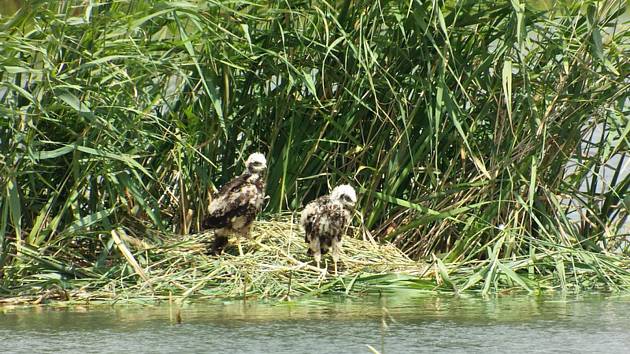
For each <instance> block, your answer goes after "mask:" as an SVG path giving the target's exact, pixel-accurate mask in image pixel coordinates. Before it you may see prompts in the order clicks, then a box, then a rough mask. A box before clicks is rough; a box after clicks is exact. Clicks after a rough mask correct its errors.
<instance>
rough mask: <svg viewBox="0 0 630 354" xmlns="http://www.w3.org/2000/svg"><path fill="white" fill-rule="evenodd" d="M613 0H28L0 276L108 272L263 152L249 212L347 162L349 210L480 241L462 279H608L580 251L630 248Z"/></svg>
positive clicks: (341, 169) (6, 87)
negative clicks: (535, 1)
mask: <svg viewBox="0 0 630 354" xmlns="http://www.w3.org/2000/svg"><path fill="white" fill-rule="evenodd" d="M624 11H626V2H624V1H616V0H611V1H599V2H596V1H571V2H564V1H563V2H556V5H554V6H552V7H550V8H547V9H543V10H541V9H537V8H534V7H531V6H530V5H528V4H527V3H526V2H523V1H518V0H513V1H504V2H495V1H481V2H479V1H472V0H462V1H455V2H453V1H450V2H442V1H435V0H434V1H361V0H356V1H350V0H345V1H336V2H326V1H322V2H310V1H298V2H296V1H267V2H262V3H257V2H245V1H177V2H166V1H148V2H143V1H118V0H113V1H107V2H88V3H85V2H74V1H50V2H49V1H42V0H34V1H29V2H27V3H25V5H24V7H23V8H21V9H20V10H19V11H18V12H17V13H16V14H15V15H14V16H12V17H5V18H2V22H1V23H0V156H1V158H0V171H1V172H0V247H1V248H0V275H2V277H1V278H2V280H0V286H2V287H4V288H10V287H12V286H14V285H16V284H18V283H19V281H20V279H21V277H22V276H24V275H26V274H33V273H37V272H44V271H43V270H46V271H53V272H60V273H63V274H65V275H67V274H69V273H68V272H64V271H63V269H65V268H63V267H74V266H83V267H90V269H93V271H95V272H97V273H103V272H106V269H107V266H108V264H111V262H118V261H122V260H121V258H120V257H119V256H118V254H117V253H116V252H115V245H114V242H113V240H112V238H111V234H110V231H111V230H112V229H114V228H116V227H119V226H122V227H123V228H125V229H126V230H127V232H128V233H130V234H133V235H138V236H144V235H145V234H147V235H148V233H146V232H145V230H146V229H159V230H163V231H174V232H176V233H188V232H196V231H198V230H199V226H200V220H202V218H203V216H204V212H205V207H206V205H207V203H208V200H209V198H210V197H209V196H210V193H211V192H212V189H213V188H215V187H216V186H219V185H221V184H222V183H224V182H225V181H226V180H227V179H229V178H231V177H232V176H234V175H235V174H238V173H240V171H241V169H242V168H243V167H242V161H243V158H244V156H245V155H247V154H248V153H249V152H252V151H255V150H259V151H262V152H264V153H266V154H267V156H268V160H269V171H268V182H267V193H268V194H269V196H270V199H269V203H268V205H267V206H266V208H265V213H276V212H279V211H286V210H293V211H296V210H299V209H300V207H301V205H303V204H304V203H305V202H306V201H308V200H310V199H312V198H314V197H316V196H318V195H320V194H322V193H325V192H327V191H328V190H329V186H332V185H335V184H338V183H341V182H344V183H345V182H349V183H352V184H354V185H355V186H357V187H359V189H360V193H359V202H358V205H359V214H360V218H359V219H360V224H361V225H362V226H363V227H364V230H365V232H367V231H369V232H370V233H371V234H372V235H374V236H375V237H376V238H377V239H378V240H382V241H389V242H392V243H394V244H395V245H397V246H398V247H400V248H401V249H402V250H403V251H405V252H406V253H407V254H408V255H410V256H411V257H413V258H416V259H419V258H423V257H428V256H430V255H432V254H435V255H437V256H438V258H440V259H441V261H440V262H442V261H443V262H445V263H446V264H468V263H467V262H471V261H475V260H485V261H486V262H487V264H488V268H487V269H486V271H485V272H484V273H475V274H468V276H471V278H470V279H471V281H473V280H474V279H477V278H478V277H481V276H483V277H487V276H492V275H493V274H495V273H496V271H497V269H499V268H500V267H499V265H498V264H499V263H500V260H501V259H512V260H516V259H525V260H527V259H529V261H525V263H523V264H526V265H527V266H526V267H524V268H522V269H517V270H518V271H522V272H526V273H527V272H528V273H530V274H532V275H534V274H544V275H547V274H553V276H555V277H557V279H558V282H559V284H563V286H564V284H565V281H571V280H566V279H567V278H569V274H570V273H571V272H575V271H576V269H579V268H580V266H582V265H584V267H586V268H588V269H590V270H591V271H592V272H593V273H594V274H596V275H595V278H596V280H597V281H602V282H605V283H609V284H619V283H620V281H618V280H617V278H616V277H615V274H616V270H615V269H617V268H615V267H618V264H617V265H616V266H614V267H613V266H612V265H611V266H607V265H606V264H607V263H606V262H604V261H602V260H601V259H599V258H593V257H597V256H602V257H608V256H611V255H614V257H620V256H621V257H623V255H625V256H627V255H628V253H629V252H630V244H629V239H628V229H627V227H626V228H625V229H624V225H627V222H626V221H627V217H628V209H629V208H628V204H629V203H630V201H629V197H628V185H629V183H630V176H629V174H628V131H629V130H630V128H629V127H630V124H629V122H628V116H629V115H628V106H629V103H628V102H629V101H628V92H629V91H630V81H629V80H628V77H629V74H630V40H629V38H630V31H629V27H628V22H627V20H626V21H625V22H624V20H623V14H624ZM626 18H627V17H626ZM601 131H604V133H603V134H602V133H601ZM611 164H612V165H611ZM263 217H264V216H263ZM359 219H357V224H359ZM146 237H149V236H146ZM22 250H35V251H34V252H36V253H37V254H39V255H47V256H51V257H53V258H56V259H58V260H59V262H61V263H60V264H59V266H60V267H62V270H59V269H58V268H59V267H57V268H55V267H53V266H50V265H48V266H47V265H45V264H43V263H42V262H37V261H33V259H34V258H33V257H29V256H28V255H27V254H28V252H27V251H24V252H23V251H22ZM541 252H543V253H546V254H548V255H549V257H547V258H545V259H542V260H541V259H538V258H536V257H535V256H534V255H538V254H540V253H541ZM427 259H428V258H427ZM611 262H613V261H611ZM613 263H614V262H613ZM576 264H578V265H577V266H576ZM55 269H56V270H55ZM508 270H510V269H508ZM506 272H507V271H506ZM104 274H106V273H104ZM65 275H64V276H65ZM445 275H448V272H445Z"/></svg>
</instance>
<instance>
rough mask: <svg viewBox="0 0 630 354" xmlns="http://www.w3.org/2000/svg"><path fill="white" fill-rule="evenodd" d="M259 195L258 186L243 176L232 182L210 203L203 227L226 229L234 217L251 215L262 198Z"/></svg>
mask: <svg viewBox="0 0 630 354" xmlns="http://www.w3.org/2000/svg"><path fill="white" fill-rule="evenodd" d="M259 194H260V193H259V191H258V188H257V187H256V185H254V184H253V183H250V182H248V181H247V178H246V177H243V175H241V176H239V177H237V178H235V179H233V180H231V181H230V182H229V183H228V184H226V185H225V186H224V187H223V188H221V191H220V192H219V194H218V195H217V197H216V198H215V199H214V200H212V202H211V203H210V207H209V208H208V215H207V216H206V218H205V220H204V222H203V227H204V228H221V227H225V226H227V225H229V223H230V220H231V219H232V217H234V216H238V215H245V214H247V213H251V211H252V209H253V208H255V207H256V204H257V203H256V199H257V198H262V197H261V196H259Z"/></svg>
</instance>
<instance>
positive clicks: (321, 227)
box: [300, 184, 357, 275]
mask: <svg viewBox="0 0 630 354" xmlns="http://www.w3.org/2000/svg"><path fill="white" fill-rule="evenodd" d="M356 202H357V195H356V192H355V191H354V188H352V186H350V185H347V184H342V185H340V186H337V187H335V188H334V189H333V190H332V192H331V193H330V194H329V195H325V196H322V197H319V198H317V199H315V200H313V201H312V202H310V203H308V204H307V205H306V207H304V210H302V214H301V216H300V223H301V224H302V227H303V228H304V232H305V237H304V241H305V242H306V243H307V244H308V251H307V254H308V255H309V256H313V258H315V262H316V263H317V268H319V267H320V262H321V257H322V255H323V254H326V253H327V252H328V250H329V249H330V250H331V254H332V259H333V263H334V267H335V275H336V274H337V262H338V261H339V256H340V253H341V243H342V240H341V238H342V236H343V235H344V234H345V233H346V232H347V229H348V226H349V225H350V221H351V220H352V213H353V211H354V205H355V204H356Z"/></svg>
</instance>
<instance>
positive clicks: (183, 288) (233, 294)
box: [0, 215, 630, 304]
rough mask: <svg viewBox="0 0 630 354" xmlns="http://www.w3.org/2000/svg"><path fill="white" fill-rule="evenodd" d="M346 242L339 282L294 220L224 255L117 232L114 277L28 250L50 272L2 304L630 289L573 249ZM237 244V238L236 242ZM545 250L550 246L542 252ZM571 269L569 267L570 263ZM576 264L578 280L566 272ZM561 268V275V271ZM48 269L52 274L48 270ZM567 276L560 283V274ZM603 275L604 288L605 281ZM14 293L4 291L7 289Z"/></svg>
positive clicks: (268, 225)
mask: <svg viewBox="0 0 630 354" xmlns="http://www.w3.org/2000/svg"><path fill="white" fill-rule="evenodd" d="M351 231H353V235H350V236H348V237H346V238H345V240H344V254H343V255H342V257H341V263H340V267H339V272H338V274H336V275H335V274H333V273H332V267H331V266H330V264H328V263H329V262H330V259H328V262H327V263H324V264H328V268H324V267H323V268H321V269H319V268H317V267H315V266H314V262H312V260H311V259H310V257H307V256H306V244H305V243H304V235H303V232H302V231H301V230H300V228H299V226H298V225H297V224H296V223H295V222H294V218H292V217H291V216H287V215H284V216H282V217H277V218H276V219H274V220H270V221H258V222H257V223H256V224H255V227H254V228H253V230H252V237H251V238H250V239H245V240H243V242H242V246H243V250H244V254H243V255H242V256H241V255H238V251H237V249H236V247H235V246H232V247H230V248H228V249H227V250H226V252H225V253H223V254H222V255H221V256H208V255H207V249H208V246H209V242H210V241H211V239H212V237H213V235H212V233H201V234H192V235H186V236H178V235H173V234H156V235H154V240H155V241H154V242H146V241H142V240H139V239H137V238H135V237H132V236H129V235H127V234H126V233H125V232H124V231H123V230H122V229H119V230H115V231H114V234H115V235H116V236H115V238H116V239H118V240H119V242H117V243H115V244H114V245H113V246H112V252H113V253H112V254H111V258H112V259H113V260H114V261H115V263H114V264H111V265H110V266H109V267H108V268H107V270H106V271H100V272H98V271H97V272H98V273H95V271H94V269H92V268H90V267H86V268H81V267H74V266H70V265H69V264H64V262H63V261H60V260H61V259H63V258H70V257H69V255H67V254H64V252H63V251H62V250H59V252H58V253H57V254H56V259H53V257H50V256H43V255H38V254H36V253H34V252H30V251H26V252H25V253H24V254H23V255H21V257H22V258H24V259H23V261H24V263H25V264H31V265H32V266H34V267H37V268H38V269H43V270H45V271H44V272H42V273H39V274H34V275H28V276H24V277H21V283H20V284H19V285H16V286H15V287H13V288H12V289H11V291H10V292H9V293H10V296H7V297H6V298H5V299H3V300H0V303H9V304H15V303H35V304H37V303H42V302H47V301H49V300H63V301H66V302H68V303H86V302H95V301H96V302H101V301H106V302H120V301H123V302H137V301H141V302H156V301H166V300H173V299H176V300H178V301H183V300H186V299H191V300H192V299H211V298H241V299H256V298H257V299H261V298H264V299H269V298H271V299H291V298H294V297H298V296H319V295H339V294H342V295H350V296H358V295H362V294H383V293H395V292H397V291H419V292H434V293H437V292H443V293H453V294H458V293H460V292H461V291H473V292H477V293H481V294H488V292H490V291H491V292H530V293H531V292H544V291H560V290H567V289H568V290H571V291H580V290H598V291H614V290H617V291H619V290H627V289H629V288H630V271H629V269H630V261H629V260H628V259H624V258H623V257H618V256H612V255H611V256H602V255H599V254H590V253H579V252H575V251H572V250H567V251H566V252H554V251H552V250H550V249H549V248H547V249H544V248H541V252H538V253H536V254H533V255H532V256H531V257H528V258H522V259H499V258H496V253H494V254H495V256H493V257H492V258H490V259H487V260H484V261H472V262H467V263H462V264H444V263H442V261H440V260H439V258H436V257H433V258H432V259H427V260H426V261H425V260H421V261H415V260H412V259H410V258H409V257H408V256H407V255H405V254H404V253H403V252H402V251H400V249H398V248H397V247H395V246H394V245H391V244H380V243H377V242H375V241H374V240H372V239H370V236H369V234H368V235H366V234H364V233H362V232H361V228H354V229H353V230H351ZM232 241H234V240H232ZM541 247H543V245H541ZM563 262H564V263H563ZM564 264H567V265H569V267H567V268H568V269H571V270H570V271H567V272H569V273H570V274H566V272H565V271H564ZM560 267H562V268H560ZM46 270H47V271H46ZM561 274H562V276H560V275H561ZM602 277H603V278H604V279H608V281H606V280H602ZM5 290H6V289H5Z"/></svg>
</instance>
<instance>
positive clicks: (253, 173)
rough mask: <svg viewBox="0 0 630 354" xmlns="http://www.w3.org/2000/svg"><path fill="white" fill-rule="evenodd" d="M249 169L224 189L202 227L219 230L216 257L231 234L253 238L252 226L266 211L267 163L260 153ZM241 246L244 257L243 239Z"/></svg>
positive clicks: (214, 247) (249, 161)
mask: <svg viewBox="0 0 630 354" xmlns="http://www.w3.org/2000/svg"><path fill="white" fill-rule="evenodd" d="M245 165H246V167H247V168H246V169H245V171H244V172H243V173H242V174H241V175H240V176H237V177H235V178H234V179H232V180H231V181H229V182H228V183H226V184H225V185H224V186H223V187H221V189H220V190H219V193H218V194H217V195H216V196H215V198H214V199H213V200H212V202H210V206H209V207H208V215H207V216H206V218H205V219H204V221H203V224H202V227H203V228H204V229H215V238H214V242H213V244H212V249H211V253H212V254H219V253H221V251H222V250H223V248H224V247H225V245H226V244H227V240H228V235H229V234H236V235H238V236H249V231H250V228H251V226H252V222H253V221H254V220H255V219H256V215H257V214H258V213H259V212H260V210H261V209H262V206H263V202H264V200H265V181H264V178H263V174H264V171H265V169H266V168H267V161H266V160H265V156H264V155H263V154H261V153H258V152H257V153H253V154H251V155H250V156H249V157H248V158H247V161H246V162H245ZM238 245H239V252H240V253H241V254H242V250H241V247H240V239H239V244H238Z"/></svg>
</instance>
